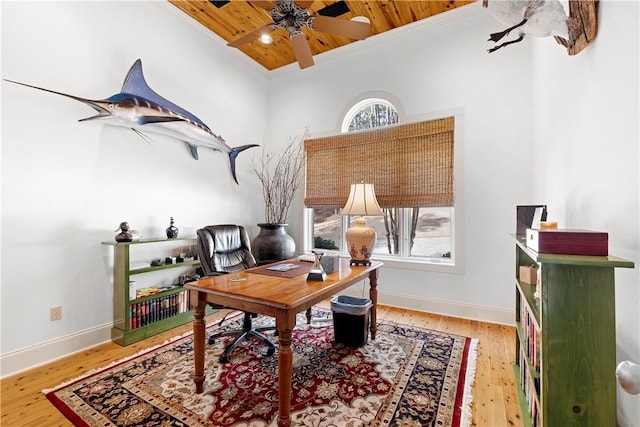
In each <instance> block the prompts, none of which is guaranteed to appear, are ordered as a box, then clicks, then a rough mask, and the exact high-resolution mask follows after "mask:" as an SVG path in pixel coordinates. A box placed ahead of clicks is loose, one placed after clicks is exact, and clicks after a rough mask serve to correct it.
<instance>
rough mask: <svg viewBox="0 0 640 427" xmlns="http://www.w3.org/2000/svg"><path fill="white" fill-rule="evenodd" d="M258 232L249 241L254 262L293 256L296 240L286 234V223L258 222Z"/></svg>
mask: <svg viewBox="0 0 640 427" xmlns="http://www.w3.org/2000/svg"><path fill="white" fill-rule="evenodd" d="M258 227H260V233H259V234H258V235H257V236H256V237H255V238H254V239H253V240H252V241H251V253H252V254H253V257H254V258H255V259H256V262H257V263H258V264H259V265H261V264H268V263H270V262H275V261H281V260H284V259H289V258H293V255H294V253H295V251H296V242H295V241H294V240H293V237H291V236H289V235H288V234H287V229H286V227H287V224H270V223H262V224H258Z"/></svg>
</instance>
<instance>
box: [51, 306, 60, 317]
mask: <svg viewBox="0 0 640 427" xmlns="http://www.w3.org/2000/svg"><path fill="white" fill-rule="evenodd" d="M60 319H62V307H60V306H58V307H51V308H50V309H49V320H60Z"/></svg>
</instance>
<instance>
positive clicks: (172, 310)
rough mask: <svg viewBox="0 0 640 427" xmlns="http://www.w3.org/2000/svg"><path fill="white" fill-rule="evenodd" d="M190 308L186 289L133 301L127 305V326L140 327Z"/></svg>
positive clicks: (131, 327)
mask: <svg viewBox="0 0 640 427" xmlns="http://www.w3.org/2000/svg"><path fill="white" fill-rule="evenodd" d="M190 309H191V306H190V304H189V292H188V291H187V290H183V291H180V292H177V293H174V294H171V295H162V296H158V297H157V298H152V299H149V300H146V301H142V302H138V303H134V304H131V306H130V307H129V328H130V329H136V328H141V327H143V326H147V325H149V324H151V323H153V322H157V321H159V320H163V319H167V318H169V317H172V316H175V315H176V314H180V313H185V312H187V311H189V310H190Z"/></svg>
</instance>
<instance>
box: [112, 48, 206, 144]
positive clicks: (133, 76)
mask: <svg viewBox="0 0 640 427" xmlns="http://www.w3.org/2000/svg"><path fill="white" fill-rule="evenodd" d="M122 93H128V94H130V95H136V96H140V97H142V98H145V99H147V100H149V101H151V102H153V103H156V104H158V105H160V106H162V107H164V108H166V109H167V110H171V111H173V112H175V113H178V114H180V115H181V116H183V117H186V118H188V119H189V120H191V121H193V122H194V123H197V124H199V125H200V126H202V127H203V128H205V129H207V130H208V131H209V132H211V129H209V127H208V126H207V125H206V124H204V122H203V121H202V120H200V119H199V118H197V117H196V116H194V115H193V114H191V113H190V112H188V111H187V110H185V109H184V108H182V107H179V106H177V105H176V104H174V103H173V102H171V101H169V100H168V99H165V98H163V97H162V96H160V95H158V94H157V93H156V92H154V91H153V89H151V88H150V87H149V85H148V84H147V81H146V80H145V79H144V74H142V61H141V60H140V59H138V60H136V62H134V63H133V65H132V66H131V68H130V69H129V72H128V73H127V77H125V79H124V84H123V85H122Z"/></svg>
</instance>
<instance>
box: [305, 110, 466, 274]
mask: <svg viewBox="0 0 640 427" xmlns="http://www.w3.org/2000/svg"><path fill="white" fill-rule="evenodd" d="M397 123H398V112H397V110H396V108H395V107H394V106H393V105H392V104H391V103H390V102H388V101H386V100H384V99H380V98H370V99H366V100H364V101H361V102H359V103H358V104H356V105H354V106H353V107H352V108H351V109H350V110H349V111H348V112H347V114H346V115H345V119H344V122H343V125H342V132H343V133H342V134H341V135H338V136H335V137H328V138H326V139H323V138H319V139H316V140H311V141H309V144H310V145H307V143H305V148H306V149H307V155H308V164H307V168H308V170H307V174H311V175H308V177H307V178H308V179H307V183H308V186H307V194H306V196H307V197H306V198H305V204H306V205H307V206H309V208H307V209H305V226H306V230H307V231H306V233H307V236H306V237H307V238H306V239H305V248H306V249H319V250H333V251H339V252H340V253H341V254H344V255H345V256H346V255H347V251H346V249H345V248H346V245H345V241H344V231H345V230H346V229H347V228H348V227H351V226H353V225H354V223H355V218H350V217H346V216H345V217H343V216H342V215H341V214H340V211H341V207H342V205H344V202H340V200H341V199H340V197H342V196H341V195H339V194H338V195H335V194H334V195H331V194H329V193H331V192H332V190H336V191H334V192H335V193H340V192H342V193H345V192H346V193H345V194H344V198H345V200H346V195H348V192H349V185H348V183H347V182H340V183H336V182H334V180H333V179H332V178H331V176H330V174H331V171H332V169H333V168H337V169H336V174H340V175H342V174H344V172H345V171H344V170H343V169H341V168H344V166H341V165H340V163H341V162H342V160H339V159H343V158H344V159H346V160H345V161H346V162H347V163H348V162H349V159H351V158H353V157H354V156H357V155H364V156H369V157H367V161H362V162H355V164H356V165H357V167H358V168H362V169H363V170H361V171H358V172H357V173H356V175H357V174H364V175H368V176H369V177H370V178H371V179H364V181H365V182H370V181H372V180H375V179H380V177H381V175H384V174H385V173H386V175H389V176H387V178H386V179H388V180H390V182H386V181H385V183H383V185H381V186H380V189H381V190H382V191H383V193H386V194H382V195H381V194H380V192H379V184H378V183H376V194H377V196H378V201H379V202H380V204H381V206H382V208H383V212H384V216H379V217H367V224H368V226H369V227H373V228H374V229H375V230H376V233H377V236H378V237H377V242H376V247H375V249H374V253H373V258H377V259H383V260H385V263H387V264H389V261H391V264H393V262H394V261H398V262H400V263H403V266H404V265H407V263H409V264H410V265H413V266H414V267H415V266H416V265H426V266H428V265H438V266H440V267H445V271H446V267H447V266H448V267H456V265H457V264H458V265H460V264H461V262H459V263H458V262H457V261H461V259H459V260H457V259H456V246H457V245H456V238H455V231H456V227H455V222H456V221H455V220H456V211H455V204H454V197H453V194H454V191H453V172H454V171H453V164H454V161H453V139H454V135H453V133H454V127H455V126H454V117H449V118H445V119H437V120H433V121H430V122H421V123H417V124H409V125H397ZM423 123H426V125H425V126H426V127H427V128H432V127H434V126H436V127H438V126H440V124H445V125H446V126H445V127H447V129H448V130H447V132H449V133H448V134H447V137H446V138H440V136H438V137H437V139H438V140H437V141H436V142H433V141H431V140H430V139H432V138H433V137H432V136H423V134H425V135H426V134H429V133H431V132H433V133H439V132H440V131H439V130H437V129H436V130H427V131H423V130H422V128H421V126H422V125H423ZM434 123H435V125H434ZM392 125H396V126H394V128H395V130H397V132H396V133H400V135H399V136H393V134H392V133H391V134H389V136H388V137H389V142H388V143H389V144H391V145H389V147H388V148H387V151H385V148H384V143H385V142H386V141H385V140H384V139H383V140H381V141H379V142H381V143H382V144H379V145H382V151H381V152H380V153H379V154H376V153H370V152H369V153H367V150H368V149H365V150H364V151H365V153H364V154H354V153H351V152H349V153H343V154H340V153H339V152H340V150H349V149H350V148H352V147H355V146H361V145H363V142H365V141H366V142H369V140H370V139H372V136H373V134H370V133H368V131H363V129H366V130H371V129H373V128H381V127H389V126H392ZM438 129H439V128H438ZM407 132H408V133H409V137H407V136H406V134H407ZM413 134H415V135H413ZM350 135H353V136H350ZM349 138H355V139H353V140H349ZM358 138H360V139H358ZM380 138H387V136H381V137H380ZM373 139H375V137H374V138H373ZM441 139H442V141H440V140H441ZM445 140H447V141H448V142H444V141H445ZM340 141H342V142H340ZM317 144H324V145H321V148H320V149H319V150H320V153H321V154H320V157H319V161H320V162H321V163H318V165H317V166H316V167H315V168H314V166H313V161H314V160H313V159H314V158H315V157H318V156H317V155H316V154H317V153H313V150H314V149H317V148H316V147H318V145H317ZM336 144H337V145H336ZM340 144H342V145H340ZM447 144H450V148H449V150H450V151H446V150H445V151H442V150H441V149H440V148H439V147H440V146H447ZM430 145H434V147H435V146H436V145H437V147H436V148H433V147H431V148H428V146H430ZM396 146H397V147H399V148H404V149H405V150H404V151H405V153H403V154H402V155H399V156H397V155H395V152H394V154H393V156H389V154H390V153H392V152H393V150H394V149H393V148H391V147H396ZM371 147H372V148H371V149H376V150H379V149H380V147H376V148H374V147H375V146H374V145H372V146H371ZM416 147H417V150H415V152H416V153H417V154H416V155H415V157H416V159H413V158H412V157H413V156H412V153H413V152H414V150H413V148H416ZM425 147H427V148H425ZM332 150H333V153H331V154H328V153H330V152H331V151H332ZM443 153H444V154H443ZM309 155H311V156H309ZM314 156H315V157H314ZM323 156H328V157H326V158H325V157H323ZM387 157H388V158H389V163H390V164H389V165H386V164H385V158H387ZM309 159H311V160H309ZM336 159H338V160H336ZM372 159H373V160H372ZM432 161H434V162H435V163H431V162H432ZM309 162H310V163H309ZM443 164H444V166H443ZM352 167H353V165H349V166H346V168H347V169H349V170H350V168H352ZM439 168H440V169H443V170H444V169H447V168H448V171H446V173H442V174H441V175H443V176H445V178H446V175H447V174H449V175H450V176H449V177H448V179H449V180H450V181H451V182H449V183H448V185H449V187H447V188H448V190H446V191H449V192H450V195H449V196H450V197H447V196H442V194H440V191H439V190H438V189H439V188H440V187H442V182H441V181H442V179H441V176H440V175H438V174H434V173H426V174H418V175H417V176H415V177H414V176H412V175H415V172H416V169H429V170H431V169H439ZM321 169H324V171H321V172H320V175H322V174H323V173H324V174H326V175H325V176H324V177H319V176H316V175H318V171H319V170H321ZM327 171H328V173H327ZM314 178H318V181H317V182H316V184H319V185H317V186H319V187H321V189H320V191H319V192H317V191H315V190H313V189H310V188H309V182H310V181H311V185H313V181H314ZM346 179H347V180H349V179H350V180H354V179H356V178H355V176H354V177H351V178H346ZM359 181H360V180H359V179H357V180H356V181H354V182H359ZM325 183H326V186H327V187H329V189H328V190H327V191H325V189H324V188H322V187H324V186H325ZM385 185H386V186H390V187H388V188H387V189H386V190H385ZM345 186H346V188H344V189H343V190H337V189H338V188H342V187H345ZM393 186H396V188H398V187H397V186H401V187H402V191H398V193H403V192H404V190H407V192H406V194H389V193H395V192H394V191H393V188H394V187H393ZM420 187H422V189H427V190H429V189H434V191H433V193H434V194H427V195H425V194H414V193H421V192H422V189H421V188H420ZM445 187H446V185H445ZM389 188H391V190H389ZM414 190H415V191H414ZM325 193H326V194H325ZM315 196H318V197H315ZM325 196H327V197H328V198H326V199H325V198H324V197H325ZM333 196H335V198H331V197H333ZM414 197H417V198H414ZM414 200H417V201H414ZM325 203H326V205H324V204H325ZM340 203H342V205H340ZM416 204H417V205H416ZM458 246H459V245H458ZM418 268H419V267H418Z"/></svg>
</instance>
